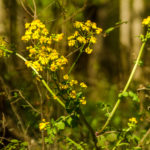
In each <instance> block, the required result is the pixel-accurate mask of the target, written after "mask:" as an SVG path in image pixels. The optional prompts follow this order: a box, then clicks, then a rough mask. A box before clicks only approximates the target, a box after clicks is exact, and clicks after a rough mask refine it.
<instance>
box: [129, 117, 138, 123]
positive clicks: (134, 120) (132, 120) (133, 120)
mask: <svg viewBox="0 0 150 150" xmlns="http://www.w3.org/2000/svg"><path fill="white" fill-rule="evenodd" d="M129 121H130V122H132V123H135V124H137V120H136V118H134V117H132V118H130V119H129Z"/></svg>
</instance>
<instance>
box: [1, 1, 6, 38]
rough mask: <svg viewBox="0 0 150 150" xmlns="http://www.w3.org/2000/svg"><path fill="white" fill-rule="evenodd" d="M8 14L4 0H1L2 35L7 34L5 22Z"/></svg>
mask: <svg viewBox="0 0 150 150" xmlns="http://www.w3.org/2000/svg"><path fill="white" fill-rule="evenodd" d="M5 16H6V11H5V7H4V3H3V0H0V35H4V34H5V24H4V18H5Z"/></svg>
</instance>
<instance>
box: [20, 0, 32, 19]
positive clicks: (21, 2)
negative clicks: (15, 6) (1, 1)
mask: <svg viewBox="0 0 150 150" xmlns="http://www.w3.org/2000/svg"><path fill="white" fill-rule="evenodd" d="M19 1H20V4H21V6H22V8H23V9H24V10H25V12H26V13H27V14H28V15H30V16H31V17H32V18H34V16H33V15H32V14H31V13H30V12H29V11H28V9H27V8H26V7H25V5H24V3H23V1H22V0H19Z"/></svg>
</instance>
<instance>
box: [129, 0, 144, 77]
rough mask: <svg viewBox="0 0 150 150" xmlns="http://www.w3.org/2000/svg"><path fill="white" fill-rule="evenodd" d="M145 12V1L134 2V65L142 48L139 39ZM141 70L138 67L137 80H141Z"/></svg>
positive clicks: (132, 27)
mask: <svg viewBox="0 0 150 150" xmlns="http://www.w3.org/2000/svg"><path fill="white" fill-rule="evenodd" d="M143 10H144V1H143V0H133V6H132V11H133V12H132V24H131V29H132V35H131V36H132V39H131V41H132V51H131V52H132V57H131V61H132V64H133V63H134V60H135V59H136V57H137V55H138V52H139V50H140V47H141V40H140V38H139V37H138V36H139V35H140V34H141V33H142V24H141V22H142V18H141V16H142V13H143ZM140 75H141V69H140V67H138V69H137V71H136V74H135V79H137V80H138V79H139V78H141V76H140Z"/></svg>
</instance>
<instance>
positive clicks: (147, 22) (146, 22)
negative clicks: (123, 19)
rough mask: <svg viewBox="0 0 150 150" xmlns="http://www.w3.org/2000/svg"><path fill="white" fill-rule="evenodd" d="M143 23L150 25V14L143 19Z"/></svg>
mask: <svg viewBox="0 0 150 150" xmlns="http://www.w3.org/2000/svg"><path fill="white" fill-rule="evenodd" d="M142 24H143V25H150V16H148V17H147V18H145V19H144V20H143V21H142Z"/></svg>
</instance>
